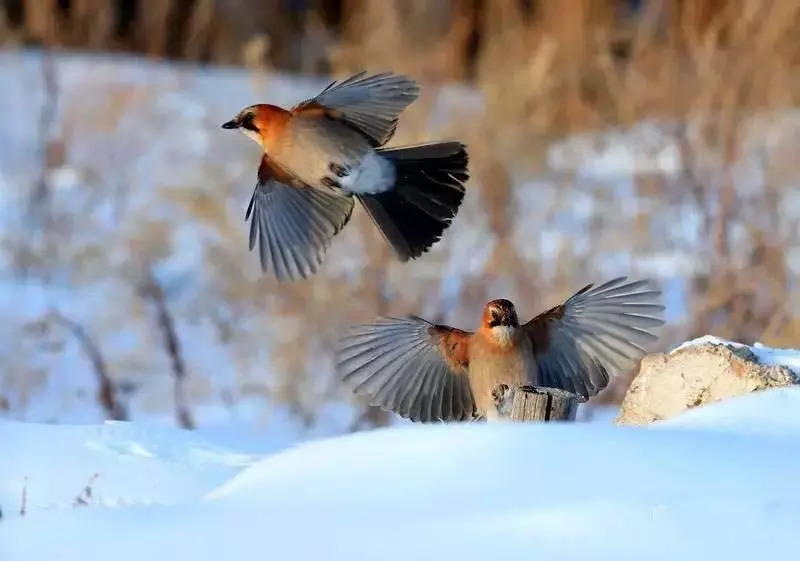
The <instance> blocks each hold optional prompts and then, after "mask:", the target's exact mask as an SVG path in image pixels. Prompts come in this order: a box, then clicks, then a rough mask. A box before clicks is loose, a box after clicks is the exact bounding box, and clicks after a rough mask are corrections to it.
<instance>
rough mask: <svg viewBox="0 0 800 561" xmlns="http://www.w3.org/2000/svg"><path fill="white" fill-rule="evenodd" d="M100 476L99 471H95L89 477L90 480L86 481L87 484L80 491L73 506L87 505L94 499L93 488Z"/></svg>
mask: <svg viewBox="0 0 800 561" xmlns="http://www.w3.org/2000/svg"><path fill="white" fill-rule="evenodd" d="M98 477H100V474H99V473H95V474H94V475H92V476H91V477H90V478H89V481H88V482H87V483H86V486H85V487H84V488H83V489H82V490H81V492H80V493H78V496H77V497H75V500H74V501H73V503H72V506H74V507H78V506H87V505H88V504H89V502H90V501H91V500H92V495H93V488H94V482H95V481H97V478H98Z"/></svg>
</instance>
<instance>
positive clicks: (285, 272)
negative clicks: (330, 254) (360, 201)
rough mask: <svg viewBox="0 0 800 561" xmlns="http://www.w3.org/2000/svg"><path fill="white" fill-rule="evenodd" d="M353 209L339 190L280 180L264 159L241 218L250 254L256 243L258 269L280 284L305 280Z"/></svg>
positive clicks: (314, 271)
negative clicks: (246, 222)
mask: <svg viewBox="0 0 800 561" xmlns="http://www.w3.org/2000/svg"><path fill="white" fill-rule="evenodd" d="M353 205H354V201H353V198H352V197H350V196H348V195H346V194H344V193H341V192H335V191H322V190H319V189H313V188H311V187H304V186H298V187H295V186H289V185H287V184H286V183H283V182H281V181H279V180H278V179H277V178H276V177H275V173H274V169H273V168H272V166H271V164H270V162H269V158H268V157H267V156H266V155H264V156H263V157H262V159H261V165H260V166H259V168H258V183H257V184H256V187H255V189H254V191H253V196H252V197H251V199H250V204H249V205H248V207H247V213H246V215H245V220H250V250H251V251H252V250H253V248H255V246H256V244H258V254H259V258H260V261H261V269H262V270H263V271H264V272H271V273H272V274H274V275H275V277H276V278H277V279H278V280H280V281H287V280H288V281H294V280H300V279H304V278H307V277H309V276H311V275H313V274H315V273H316V272H317V270H318V269H319V266H320V264H321V263H322V260H323V258H324V256H325V252H326V250H327V249H328V247H329V246H330V243H331V239H332V238H333V237H334V236H335V235H336V234H337V233H339V231H340V230H341V229H342V228H343V227H344V225H345V224H347V222H348V220H349V219H350V216H351V214H352V212H353Z"/></svg>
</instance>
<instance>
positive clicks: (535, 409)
mask: <svg viewBox="0 0 800 561" xmlns="http://www.w3.org/2000/svg"><path fill="white" fill-rule="evenodd" d="M492 396H493V397H494V403H495V407H496V408H497V416H498V417H499V418H500V419H506V420H507V419H510V420H512V421H541V422H546V421H574V420H575V414H576V413H577V411H578V404H579V403H582V402H583V401H585V400H584V399H583V398H582V397H581V396H579V395H576V394H574V393H571V392H568V391H564V390H560V389H557V388H538V387H533V386H516V387H514V386H508V385H506V384H498V385H497V386H495V387H494V390H493V391H492Z"/></svg>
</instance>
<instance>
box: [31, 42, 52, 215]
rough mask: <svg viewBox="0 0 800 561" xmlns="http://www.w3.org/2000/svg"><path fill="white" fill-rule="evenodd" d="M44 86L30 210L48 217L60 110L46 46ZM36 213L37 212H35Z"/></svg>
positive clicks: (43, 51) (48, 51) (50, 54)
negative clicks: (52, 140)
mask: <svg viewBox="0 0 800 561" xmlns="http://www.w3.org/2000/svg"><path fill="white" fill-rule="evenodd" d="M41 70H42V88H43V91H44V100H43V102H42V108H41V111H40V112H39V127H38V131H39V143H38V152H39V177H38V179H37V181H36V187H35V188H34V191H33V196H32V197H31V202H30V212H31V213H32V214H34V213H38V212H40V211H41V214H40V216H43V217H46V216H47V213H46V210H45V209H43V207H44V206H45V205H46V204H47V202H48V201H49V199H50V185H49V183H48V181H47V174H48V172H49V171H50V165H51V161H52V159H53V158H52V154H51V152H52V149H53V146H52V144H51V143H50V135H51V134H52V130H53V123H54V122H55V119H56V113H57V112H58V100H59V89H58V80H57V79H56V69H55V63H54V61H53V54H52V53H51V51H50V49H49V48H47V47H45V48H44V49H43V50H42V63H41ZM34 215H35V214H34Z"/></svg>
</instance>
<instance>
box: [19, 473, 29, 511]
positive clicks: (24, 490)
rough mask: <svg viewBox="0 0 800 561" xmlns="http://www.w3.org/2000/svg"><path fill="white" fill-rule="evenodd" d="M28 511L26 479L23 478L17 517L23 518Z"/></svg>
mask: <svg viewBox="0 0 800 561" xmlns="http://www.w3.org/2000/svg"><path fill="white" fill-rule="evenodd" d="M27 511H28V478H27V477H26V478H25V483H23V484H22V500H21V501H20V505H19V515H20V516H25V513H26V512H27Z"/></svg>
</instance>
